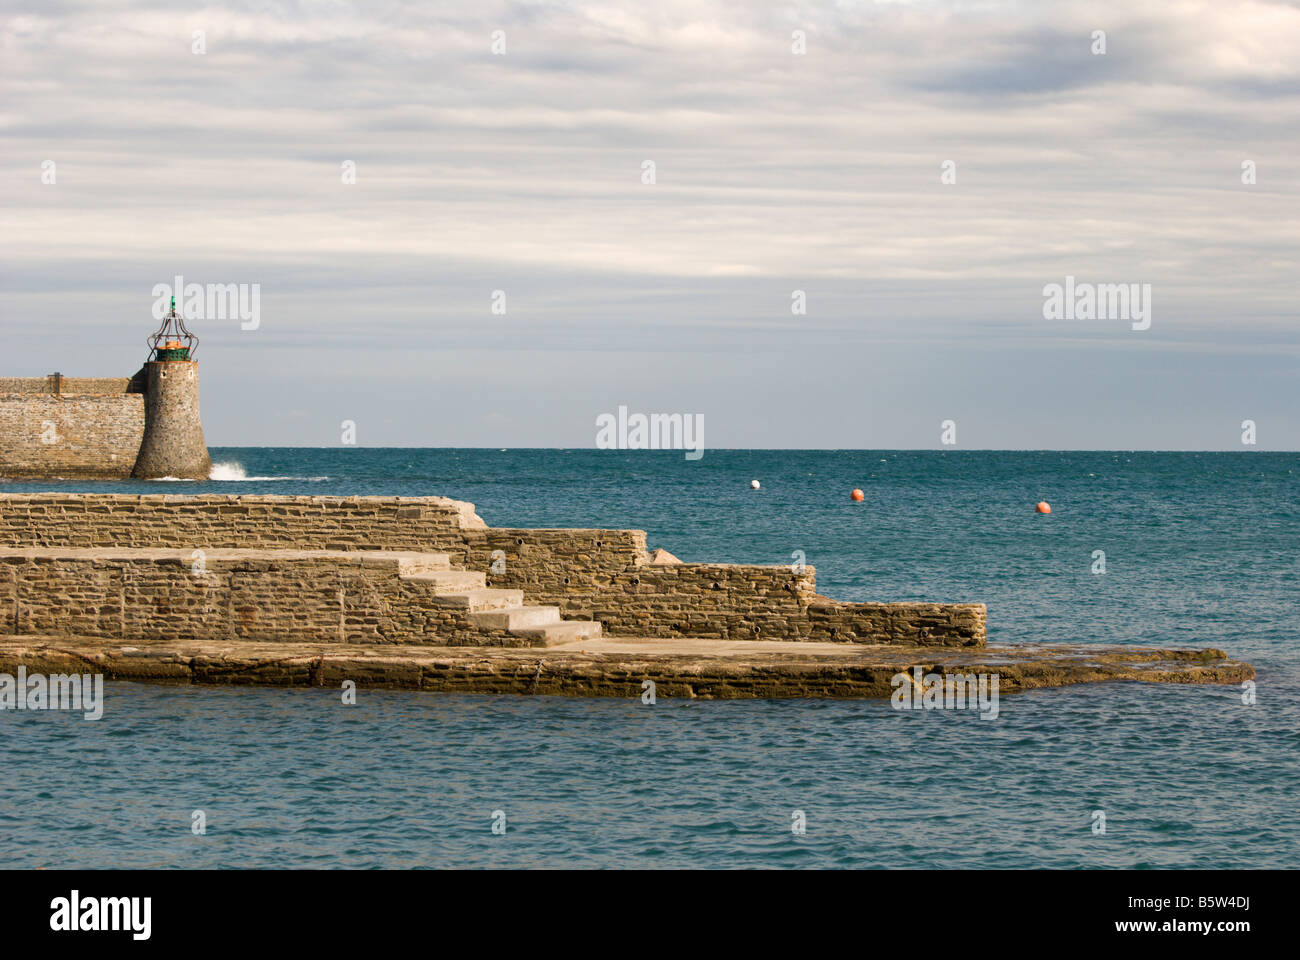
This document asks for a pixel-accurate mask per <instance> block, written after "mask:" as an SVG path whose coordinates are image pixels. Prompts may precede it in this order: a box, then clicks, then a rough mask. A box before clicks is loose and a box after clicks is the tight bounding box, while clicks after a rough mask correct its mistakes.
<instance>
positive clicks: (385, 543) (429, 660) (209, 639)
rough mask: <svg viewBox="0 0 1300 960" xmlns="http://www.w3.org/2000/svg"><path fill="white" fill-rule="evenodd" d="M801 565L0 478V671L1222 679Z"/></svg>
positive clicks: (168, 678)
mask: <svg viewBox="0 0 1300 960" xmlns="http://www.w3.org/2000/svg"><path fill="white" fill-rule="evenodd" d="M815 577H816V571H815V569H814V568H813V567H811V566H803V565H775V566H760V565H747V564H716V563H683V562H681V561H678V560H676V558H675V557H672V555H671V554H668V553H667V552H666V551H654V552H651V551H650V550H648V549H647V546H646V535H645V533H644V531H639V530H610V529H590V530H587V529H524V528H494V527H489V526H488V525H487V524H485V523H484V522H483V521H482V519H481V518H480V517H479V516H478V514H477V513H476V512H475V509H474V506H473V505H472V504H470V503H466V502H464V501H457V500H451V499H448V498H445V497H325V496H262V495H258V496H238V495H213V494H205V495H197V496H193V495H166V494H144V495H132V494H88V493H58V492H55V493H36V494H0V672H7V673H11V674H12V673H14V672H15V671H16V669H17V668H18V667H19V666H24V667H26V669H27V671H28V672H38V671H40V672H46V673H68V672H86V671H87V670H90V671H93V672H97V673H102V674H103V675H104V676H106V677H108V678H110V679H121V680H148V681H163V682H181V683H226V684H233V683H248V684H270V685H280V686H283V685H304V686H321V685H329V686H335V687H337V686H338V685H339V684H341V683H342V682H343V681H345V680H353V681H355V682H356V683H357V684H358V685H359V686H362V685H365V686H381V687H392V688H405V689H421V690H442V691H458V692H480V693H531V694H561V695H569V696H636V695H640V694H641V693H642V691H643V689H644V683H645V681H647V680H649V681H652V683H653V685H654V688H655V691H656V694H657V695H658V696H665V697H701V698H717V699H733V698H749V697H888V696H890V695H891V693H892V692H893V690H894V689H895V686H896V685H895V684H894V683H893V678H894V677H896V676H897V675H898V674H899V673H912V672H913V671H915V670H917V669H919V670H920V672H921V674H923V675H931V674H939V675H950V674H961V675H966V674H974V673H982V674H988V675H992V676H997V677H998V678H999V681H1000V685H1001V691H1002V692H1016V691H1021V690H1028V689H1034V688H1039V687H1054V686H1062V685H1066V684H1072V683H1088V682H1100V681H1113V680H1127V681H1148V682H1165V683H1217V684H1228V683H1240V682H1241V681H1243V680H1247V679H1250V678H1252V677H1253V676H1254V670H1253V668H1252V667H1251V666H1250V665H1249V664H1245V663H1241V662H1239V661H1235V660H1232V659H1230V658H1229V657H1228V656H1227V655H1226V654H1225V653H1224V652H1223V651H1221V650H1217V649H1206V650H1188V649H1178V650H1163V649H1159V648H1155V647H1145V646H1143V647H1113V646H1105V647H1103V646H1096V645H1073V644H1072V645H1055V644H1054V645H1042V644H1036V645H1004V646H994V647H990V646H988V645H987V642H986V619H987V609H986V607H985V606H984V604H980V603H930V602H912V601H904V602H866V603H851V602H845V601H838V600H833V599H831V598H828V597H823V596H821V595H819V594H818V593H817V592H816V579H815Z"/></svg>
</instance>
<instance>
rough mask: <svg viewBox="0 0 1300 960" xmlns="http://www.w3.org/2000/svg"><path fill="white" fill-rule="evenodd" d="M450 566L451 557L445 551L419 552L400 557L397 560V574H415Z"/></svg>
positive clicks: (400, 575) (407, 575)
mask: <svg viewBox="0 0 1300 960" xmlns="http://www.w3.org/2000/svg"><path fill="white" fill-rule="evenodd" d="M450 568H451V557H449V556H448V555H447V554H445V553H420V554H414V555H412V556H409V557H402V559H400V560H398V561H397V575H398V576H399V577H410V576H416V575H419V574H421V573H430V572H433V571H435V570H448V569H450Z"/></svg>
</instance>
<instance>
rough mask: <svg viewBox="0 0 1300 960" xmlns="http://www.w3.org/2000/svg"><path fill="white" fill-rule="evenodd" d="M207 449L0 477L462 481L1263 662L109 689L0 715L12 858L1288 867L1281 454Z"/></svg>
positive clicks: (1050, 623) (1294, 503)
mask: <svg viewBox="0 0 1300 960" xmlns="http://www.w3.org/2000/svg"><path fill="white" fill-rule="evenodd" d="M212 454H213V459H214V461H216V462H217V466H216V467H215V469H214V474H213V476H214V480H212V481H211V482H208V483H203V484H193V483H184V482H152V483H52V482H42V483H39V484H32V483H0V492H14V493H16V492H25V491H37V490H50V489H60V490H77V491H111V492H132V493H136V492H140V493H189V492H194V493H198V492H200V491H202V492H205V493H208V492H213V493H244V494H252V493H275V494H318V495H353V494H362V495H365V494H384V495H402V496H424V495H440V496H448V497H455V498H457V499H462V500H469V501H472V502H473V503H474V504H476V505H477V509H478V513H479V515H480V516H482V517H483V519H484V520H486V521H487V522H488V523H489V524H492V525H497V526H543V527H565V526H572V527H615V528H637V529H643V530H646V531H647V532H648V535H649V543H650V546H651V547H663V548H665V549H667V550H668V551H670V552H671V553H673V554H675V555H676V556H677V557H679V558H681V559H682V560H687V561H706V560H707V561H730V562H738V563H762V564H769V563H770V564H787V563H795V562H804V563H807V564H810V565H812V566H813V567H815V568H816V574H817V585H818V590H819V592H821V593H823V594H826V595H828V596H831V597H835V598H838V599H843V600H941V601H980V602H984V603H986V604H988V633H989V641H990V642H991V643H997V644H1023V643H1077V644H1116V643H1120V644H1137V645H1141V646H1162V647H1163V646H1179V647H1217V648H1220V649H1222V650H1224V651H1226V652H1227V653H1228V654H1229V655H1230V656H1232V657H1234V658H1237V659H1242V660H1247V661H1249V662H1251V663H1252V664H1254V666H1255V668H1256V670H1257V677H1256V680H1255V681H1254V685H1253V687H1251V686H1249V685H1236V684H1234V685H1223V686H1177V685H1155V684H1141V683H1111V684H1101V685H1086V686H1077V687H1068V688H1062V689H1047V690H1037V691H1031V692H1028V693H1023V694H1013V695H1004V696H1003V697H1002V698H1001V702H1000V707H999V713H998V717H997V719H996V720H995V721H992V722H990V721H983V720H981V719H980V718H979V715H978V713H977V712H975V711H961V710H952V711H948V710H931V711H903V710H896V709H894V708H893V707H892V706H891V704H890V702H889V701H886V700H852V701H830V700H814V699H790V700H756V701H717V702H715V701H702V700H694V701H692V700H682V699H669V698H664V697H659V698H657V702H656V703H654V704H644V703H642V702H641V700H640V699H639V698H629V699H626V700H624V699H571V698H564V697H550V696H531V697H530V696H470V695H453V694H440V693H420V692H403V691H384V690H367V689H362V690H359V691H358V696H357V703H356V705H355V706H347V707H344V706H343V705H342V704H341V695H340V692H339V691H337V690H332V689H320V688H312V689H271V688H253V687H249V688H212V687H202V686H164V685H150V684H140V683H127V682H108V683H107V684H106V685H105V695H104V697H105V702H104V714H103V717H102V719H99V720H96V721H90V720H86V719H84V718H83V717H82V715H81V714H79V713H65V712H54V711H50V712H31V711H22V712H19V711H0V771H3V776H0V849H3V851H4V859H5V865H6V866H9V867H43V868H61V867H62V868H135V867H155V868H156V867H162V868H168V867H174V868H225V867H230V868H236V867H276V868H278V867H312V868H335V867H338V868H376V867H377V868H418V867H431V868H446V867H471V868H483V867H511V868H536V867H579V868H586V867H632V868H652V869H653V868H683V867H685V868H743V867H776V868H824V867H831V868H836V867H853V868H859V867H861V868H892V869H908V868H930V867H945V868H953V867H955V868H999V867H1002V868H1006V867H1010V868H1040V867H1043V868H1238V867H1281V868H1296V867H1298V866H1300V761H1298V759H1297V758H1298V757H1300V639H1298V637H1297V627H1300V617H1298V615H1297V597H1298V596H1300V590H1298V589H1297V588H1298V586H1300V577H1298V575H1300V561H1298V560H1297V556H1298V555H1300V496H1298V491H1297V472H1298V470H1300V454H1296V453H1271V452H1253V451H1252V452H1233V453H1151V452H1145V453H1144V452H1133V451H1097V452H1049V451H1030V452H1024V451H1020V452H997V451H968V452H962V451H957V450H944V451H891V450H709V451H707V452H706V454H705V456H704V457H703V458H702V459H700V460H695V461H691V460H686V459H685V457H684V456H683V455H682V453H681V452H680V451H677V452H671V451H612V450H611V451H603V450H554V449H548V450H536V449H505V450H496V449H492V450H483V449H466V450H457V449H374V448H360V447H345V448H340V449H303V448H218V449H214V450H213V451H212ZM754 480H757V481H758V482H759V486H758V488H757V489H754V488H753V486H752V481H754ZM854 488H858V489H861V490H862V491H863V493H864V494H865V497H864V499H863V500H862V501H861V502H854V501H853V500H852V499H851V498H850V491H851V490H853V489H854ZM1039 501H1046V502H1048V503H1049V504H1050V505H1051V513H1050V514H1041V513H1037V512H1036V511H1035V504H1037V503H1038V502H1039ZM801 827H802V829H800V828H801Z"/></svg>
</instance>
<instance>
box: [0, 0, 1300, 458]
mask: <svg viewBox="0 0 1300 960" xmlns="http://www.w3.org/2000/svg"><path fill="white" fill-rule="evenodd" d="M0 9H2V10H3V16H2V17H0V37H2V46H0V58H2V62H0V87H2V88H3V102H2V104H0V134H2V136H3V141H2V146H0V173H2V174H3V175H2V176H0V205H2V209H3V214H2V216H3V224H2V225H3V233H2V234H0V245H2V251H0V257H2V260H3V274H2V275H0V361H2V362H0V375H38V374H43V373H49V372H52V371H53V370H56V369H58V370H60V371H61V372H63V373H64V374H66V375H69V376H88V375H127V374H129V373H131V372H132V371H134V370H135V369H136V368H137V367H138V365H139V363H140V361H141V360H142V359H144V337H145V336H146V335H147V334H148V333H149V332H151V330H152V327H153V326H154V325H155V323H154V321H153V320H152V318H151V316H150V309H151V306H152V303H153V294H152V292H151V291H152V289H153V287H154V285H155V284H158V283H169V282H170V281H171V279H172V278H173V276H175V275H177V274H181V275H183V276H184V277H185V279H186V280H187V281H192V282H199V283H223V284H225V283H259V284H260V285H261V318H260V319H261V325H260V327H259V329H257V330H253V331H244V330H241V329H240V325H239V323H238V321H237V320H212V319H209V320H203V321H196V322H195V323H194V324H193V326H194V327H195V329H196V332H198V333H199V335H200V336H201V337H202V340H203V342H202V346H201V347H200V349H199V353H198V359H199V360H200V362H201V369H202V375H203V405H204V420H205V425H206V428H207V433H208V440H209V443H210V444H212V445H258V444H294V445H318V444H319V445H329V444H336V443H337V442H338V441H339V433H340V428H339V424H340V423H341V421H343V420H345V419H350V420H354V421H356V423H357V425H358V427H357V434H358V441H359V442H360V443H362V444H364V445H416V446H584V447H589V446H591V445H593V443H594V439H595V418H596V416H597V415H598V414H599V413H602V412H605V411H614V410H616V409H617V407H618V406H619V405H620V404H622V405H627V406H628V407H630V408H631V409H633V410H641V411H646V412H656V411H658V412H683V413H702V414H704V416H705V419H706V422H707V430H706V437H707V440H708V443H709V445H710V446H734V447H938V446H939V438H940V422H941V421H942V420H946V419H953V420H955V421H956V422H957V425H958V428H957V429H958V441H959V443H958V445H959V447H966V448H971V447H999V448H1022V447H1028V448H1125V449H1127V448H1139V449H1169V448H1172V449H1242V447H1241V444H1240V441H1239V437H1240V433H1241V430H1240V423H1241V421H1242V420H1243V419H1247V418H1249V419H1253V420H1255V421H1256V422H1257V424H1258V436H1259V448H1260V449H1291V450H1294V449H1298V448H1300V399H1298V398H1300V331H1298V328H1297V293H1298V292H1300V291H1298V287H1300V284H1298V282H1297V278H1298V277H1300V270H1298V269H1297V267H1298V263H1300V257H1298V256H1297V254H1298V253H1300V222H1298V214H1297V211H1298V210H1300V206H1298V205H1297V200H1298V199H1300V190H1298V189H1297V185H1298V184H1300V5H1297V4H1296V3H1285V2H1230V0H1229V2H1204V3H1201V2H1165V3H1142V2H1134V0H1123V2H1117V3H1055V2H1041V0H1027V2H1021V3H1013V2H1006V3H995V2H989V3H937V2H935V3H930V2H917V3H849V2H844V3H838V4H832V3H809V4H801V3H788V4H766V3H752V4H743V3H730V2H728V3H716V4H713V3H708V2H701V0H689V2H675V0H673V2H667V3H665V2H650V3H644V4H641V3H630V2H620V3H582V4H570V3H548V4H540V3H537V4H533V3H501V2H490V0H489V2H476V3H465V4H454V5H439V7H438V8H436V9H435V8H433V7H432V6H431V5H426V4H398V3H384V2H379V3H357V4H351V3H341V2H340V3H331V2H319V3H229V4H221V5H215V4H214V5H209V6H204V7H195V6H194V5H193V4H182V3H173V4H166V3H124V2H96V3H60V2H57V0H55V2H47V0H43V2H40V3H22V2H8V0H6V2H4V3H3V4H0ZM196 30H202V31H204V42H205V45H206V52H205V53H203V54H195V53H192V52H191V49H192V44H193V42H194V41H193V33H194V31H196ZM496 30H500V31H504V35H505V43H506V53H505V54H504V55H494V54H493V52H492V49H491V44H492V33H493V31H496ZM1095 30H1104V31H1105V34H1106V53H1105V55H1100V56H1099V55H1094V54H1093V53H1092V52H1091V48H1092V46H1093V43H1094V41H1093V38H1092V35H1093V31H1095ZM794 31H803V32H804V34H805V35H806V45H807V52H806V54H804V55H796V54H794V53H792V49H791V45H792V33H793V32H794ZM50 160H52V161H54V162H55V164H56V170H57V180H56V183H54V184H48V183H43V182H42V164H43V163H44V162H45V161H50ZM349 160H350V161H354V162H355V164H356V183H355V184H345V183H343V182H342V178H341V173H340V171H341V165H342V164H343V162H344V161H349ZM647 160H649V161H653V163H654V164H655V173H656V182H655V183H654V184H653V185H647V184H643V183H642V166H643V163H644V162H645V161H647ZM945 161H952V163H953V164H955V170H956V182H955V183H953V184H944V183H941V180H940V174H941V165H942V164H943V163H944V162H945ZM1243 161H1252V162H1253V163H1254V164H1255V165H1256V171H1257V182H1256V183H1254V184H1243V182H1242V163H1243ZM1067 275H1072V276H1075V277H1077V278H1079V280H1080V281H1088V282H1096V283H1121V282H1124V283H1149V284H1151V287H1152V296H1153V312H1152V324H1151V328H1150V329H1149V330H1145V331H1135V330H1132V329H1131V327H1130V324H1129V323H1128V322H1126V321H1124V320H1051V321H1049V320H1045V319H1044V318H1043V294H1042V290H1043V287H1044V285H1045V284H1049V283H1060V282H1063V280H1064V278H1065V277H1066V276H1067ZM494 290H503V291H505V293H506V297H507V311H508V312H507V314H506V315H505V316H500V315H494V314H493V313H492V312H491V310H490V305H491V297H492V292H493V291H494ZM794 290H803V291H805V292H806V296H807V314H806V315H805V316H796V315H792V313H791V294H792V291H794Z"/></svg>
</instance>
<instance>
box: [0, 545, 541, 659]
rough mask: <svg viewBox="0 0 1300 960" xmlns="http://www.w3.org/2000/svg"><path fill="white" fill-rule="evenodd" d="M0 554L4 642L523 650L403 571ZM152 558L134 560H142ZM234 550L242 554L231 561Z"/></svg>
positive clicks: (302, 562)
mask: <svg viewBox="0 0 1300 960" xmlns="http://www.w3.org/2000/svg"><path fill="white" fill-rule="evenodd" d="M105 552H106V551H85V550H77V549H75V548H69V549H67V550H65V551H60V552H59V553H58V554H57V555H55V556H15V555H4V554H0V633H11V634H13V635H15V636H50V635H53V636H60V635H62V636H68V635H78V636H89V637H104V638H111V639H121V640H127V641H130V640H140V641H148V640H177V639H181V640H185V639H192V640H203V641H246V642H264V643H278V642H279V643H288V642H299V643H393V644H400V643H423V644H433V645H449V646H457V645H464V644H474V645H502V646H528V645H529V641H527V640H524V639H521V638H519V637H514V636H511V635H509V634H507V633H505V632H504V631H497V630H489V629H485V628H482V627H478V626H475V625H473V624H471V623H470V622H469V620H468V618H467V616H466V615H465V614H464V612H462V611H460V610H457V609H455V608H453V607H449V606H443V605H439V604H438V602H437V601H436V600H435V599H434V596H433V591H434V588H433V587H432V586H431V585H430V584H429V583H428V582H427V581H421V580H418V579H405V578H403V577H402V576H401V569H400V563H399V561H397V560H393V559H381V558H379V557H376V556H374V555H373V554H372V555H371V556H369V557H367V555H366V554H364V553H360V552H354V553H353V554H351V557H350V558H340V557H337V556H332V557H316V558H312V557H311V556H306V557H298V558H287V559H285V558H281V559H276V560H268V559H260V558H256V557H233V558H231V557H221V556H217V555H213V554H209V555H207V556H206V557H205V558H204V560H203V566H202V567H201V568H200V572H199V573H197V574H196V569H195V566H194V559H193V558H192V557H191V555H189V554H188V553H186V552H181V553H179V554H176V555H172V556H129V555H127V554H128V553H130V552H129V551H116V553H117V555H116V556H102V555H101V556H90V555H87V554H91V553H101V554H102V553H105ZM150 552H152V553H157V551H137V553H150ZM236 552H238V551H236Z"/></svg>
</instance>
